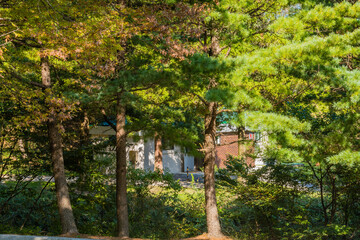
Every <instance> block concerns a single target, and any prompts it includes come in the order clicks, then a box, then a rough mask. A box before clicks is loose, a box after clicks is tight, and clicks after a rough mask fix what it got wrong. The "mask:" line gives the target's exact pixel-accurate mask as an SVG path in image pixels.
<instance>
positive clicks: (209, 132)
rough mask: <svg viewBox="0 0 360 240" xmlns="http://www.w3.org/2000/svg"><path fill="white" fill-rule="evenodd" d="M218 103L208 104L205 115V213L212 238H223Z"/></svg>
mask: <svg viewBox="0 0 360 240" xmlns="http://www.w3.org/2000/svg"><path fill="white" fill-rule="evenodd" d="M216 112H217V103H215V102H210V103H209V104H208V113H207V114H206V115H205V144H204V148H205V149H204V151H205V157H204V175H205V176H204V178H205V205H206V206H205V211H206V223H207V228H208V234H209V236H210V237H221V236H223V234H222V233H221V226H220V220H219V214H218V210H217V204H216V192H215V173H214V166H215V134H216Z"/></svg>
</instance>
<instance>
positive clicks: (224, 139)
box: [215, 134, 238, 168]
mask: <svg viewBox="0 0 360 240" xmlns="http://www.w3.org/2000/svg"><path fill="white" fill-rule="evenodd" d="M237 140H238V136H237V135H236V134H231V135H221V136H220V145H217V146H216V149H215V154H216V155H215V156H216V160H215V163H216V165H217V166H218V167H219V168H225V161H226V158H227V156H228V155H233V156H237V155H238V143H237Z"/></svg>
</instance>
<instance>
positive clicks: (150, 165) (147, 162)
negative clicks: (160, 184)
mask: <svg viewBox="0 0 360 240" xmlns="http://www.w3.org/2000/svg"><path fill="white" fill-rule="evenodd" d="M154 163H155V143H154V140H153V139H146V141H145V143H144V168H143V169H145V170H149V171H154Z"/></svg>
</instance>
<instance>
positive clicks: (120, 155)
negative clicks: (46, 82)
mask: <svg viewBox="0 0 360 240" xmlns="http://www.w3.org/2000/svg"><path fill="white" fill-rule="evenodd" d="M125 110H126V108H125V105H124V104H123V103H122V102H121V96H120V95H119V96H118V98H117V107H116V216H117V231H118V234H117V235H118V236H119V237H129V219H128V206H127V187H126V131H125V118H126V112H125Z"/></svg>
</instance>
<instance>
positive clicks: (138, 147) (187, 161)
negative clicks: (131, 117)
mask: <svg viewBox="0 0 360 240" xmlns="http://www.w3.org/2000/svg"><path fill="white" fill-rule="evenodd" d="M90 134H92V135H93V136H99V137H108V136H110V135H115V131H114V130H113V129H112V128H111V127H109V126H98V127H95V128H92V129H91V130H90ZM139 134H140V136H141V135H142V133H141V132H139ZM130 151H137V152H138V158H137V162H136V166H135V167H136V168H138V169H144V170H149V171H154V163H155V143H154V138H148V139H146V140H144V139H141V140H140V141H138V142H134V141H133V140H132V138H127V147H126V156H127V159H129V152H130ZM108 152H111V153H113V156H114V157H115V148H112V149H108ZM183 160H184V169H182V161H183ZM187 167H188V168H189V171H192V170H194V157H193V156H190V155H187V154H185V153H183V152H182V150H181V147H180V146H176V145H175V146H174V149H173V150H163V168H164V170H167V171H169V172H171V173H179V172H183V171H184V170H185V171H186V168H187Z"/></svg>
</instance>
